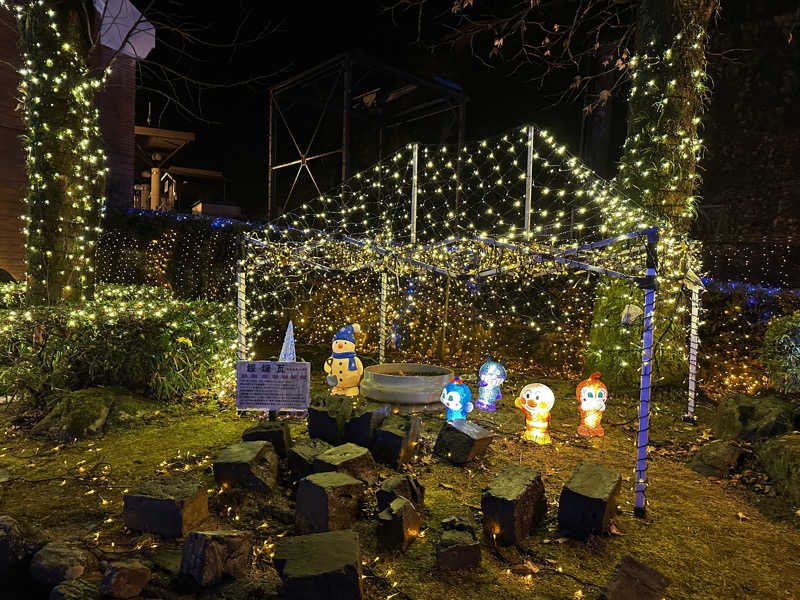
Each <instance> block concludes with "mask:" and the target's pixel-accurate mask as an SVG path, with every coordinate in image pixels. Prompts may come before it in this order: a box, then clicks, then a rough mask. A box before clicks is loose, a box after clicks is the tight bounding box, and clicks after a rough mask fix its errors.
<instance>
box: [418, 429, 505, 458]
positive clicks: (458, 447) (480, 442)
mask: <svg viewBox="0 0 800 600" xmlns="http://www.w3.org/2000/svg"><path fill="white" fill-rule="evenodd" d="M494 437H495V436H494V434H493V433H492V432H490V431H488V430H486V429H484V428H483V427H481V426H480V425H476V424H475V423H472V422H470V421H466V420H464V419H456V420H455V421H450V422H447V423H445V424H444V427H442V429H441V431H439V435H438V436H437V438H436V444H435V445H434V447H433V453H434V454H435V455H436V456H439V457H440V458H444V459H445V460H448V461H450V462H451V463H453V464H456V465H463V464H464V463H467V462H469V461H471V460H475V459H476V458H479V457H481V456H482V455H483V454H484V453H485V452H486V449H487V448H488V447H489V445H490V444H491V443H492V440H493V439H494Z"/></svg>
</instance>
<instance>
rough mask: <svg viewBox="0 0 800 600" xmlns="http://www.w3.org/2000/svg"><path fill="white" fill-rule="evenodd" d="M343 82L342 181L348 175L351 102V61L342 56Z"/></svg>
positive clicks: (345, 179) (348, 57)
mask: <svg viewBox="0 0 800 600" xmlns="http://www.w3.org/2000/svg"><path fill="white" fill-rule="evenodd" d="M343 69H344V83H343V84H342V88H343V90H342V96H343V98H342V102H343V103H344V106H343V108H342V183H344V182H345V181H347V179H348V178H349V177H350V111H351V109H352V104H353V61H352V59H351V58H350V56H349V55H348V56H345V58H344V65H343Z"/></svg>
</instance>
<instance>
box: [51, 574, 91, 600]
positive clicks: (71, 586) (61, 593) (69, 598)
mask: <svg viewBox="0 0 800 600" xmlns="http://www.w3.org/2000/svg"><path fill="white" fill-rule="evenodd" d="M47 598H48V600H100V598H101V596H100V590H99V589H98V588H97V583H96V582H94V581H89V580H88V579H70V580H69V581H64V582H62V583H59V584H58V585H57V586H56V587H54V588H53V589H52V590H50V595H49V596H48V597H47Z"/></svg>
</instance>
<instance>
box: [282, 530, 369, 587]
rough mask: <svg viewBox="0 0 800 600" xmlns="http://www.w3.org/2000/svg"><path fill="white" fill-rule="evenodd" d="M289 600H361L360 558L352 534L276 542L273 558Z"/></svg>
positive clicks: (344, 533) (336, 534) (352, 532)
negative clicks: (311, 599) (312, 599)
mask: <svg viewBox="0 0 800 600" xmlns="http://www.w3.org/2000/svg"><path fill="white" fill-rule="evenodd" d="M273 563H274V565H275V569H276V570H277V571H278V575H280V578H281V580H282V581H283V590H282V592H283V596H284V597H286V598H289V599H290V600H308V599H310V598H314V600H361V597H362V596H361V554H360V549H359V546H358V535H357V534H356V532H355V531H352V530H345V531H329V532H326V533H314V534H310V535H300V536H295V537H284V538H280V539H279V540H278V542H277V544H276V546H275V556H274V557H273Z"/></svg>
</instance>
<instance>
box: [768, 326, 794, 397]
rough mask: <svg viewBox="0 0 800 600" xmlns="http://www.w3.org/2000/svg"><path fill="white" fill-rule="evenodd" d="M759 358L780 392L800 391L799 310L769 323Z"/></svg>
mask: <svg viewBox="0 0 800 600" xmlns="http://www.w3.org/2000/svg"><path fill="white" fill-rule="evenodd" d="M760 358H761V363H762V364H763V365H764V366H765V367H766V368H767V370H768V371H769V374H770V377H771V379H772V383H773V384H774V385H775V386H776V387H777V388H778V389H780V390H782V391H784V392H787V393H792V392H800V311H797V312H794V313H792V314H790V315H785V316H783V317H779V318H776V319H773V320H772V321H770V324H769V326H768V327H767V331H766V333H765V334H764V346H763V348H762V349H761V357H760Z"/></svg>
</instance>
